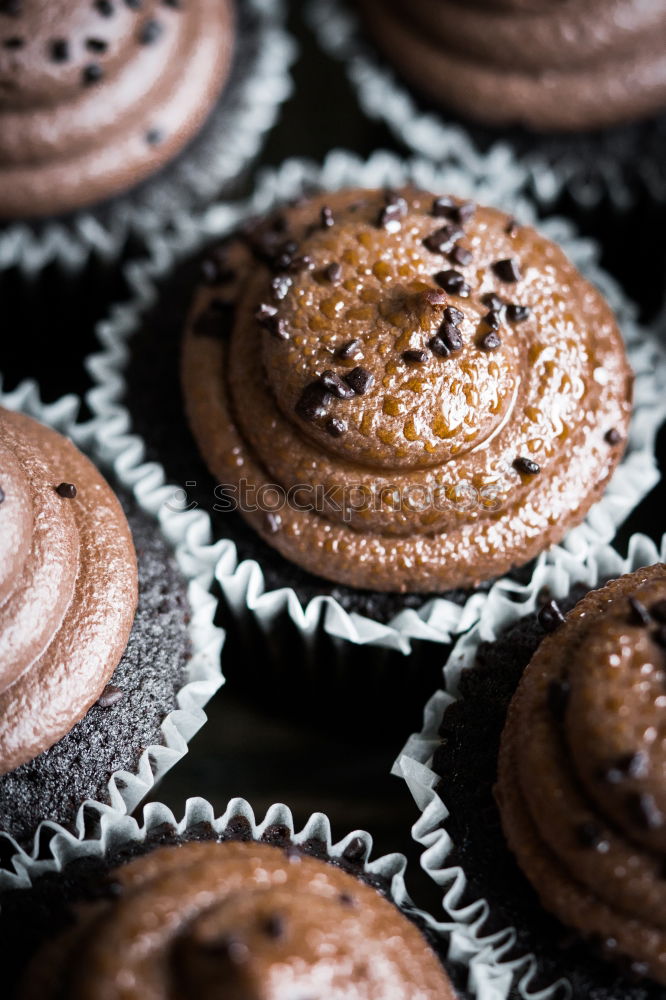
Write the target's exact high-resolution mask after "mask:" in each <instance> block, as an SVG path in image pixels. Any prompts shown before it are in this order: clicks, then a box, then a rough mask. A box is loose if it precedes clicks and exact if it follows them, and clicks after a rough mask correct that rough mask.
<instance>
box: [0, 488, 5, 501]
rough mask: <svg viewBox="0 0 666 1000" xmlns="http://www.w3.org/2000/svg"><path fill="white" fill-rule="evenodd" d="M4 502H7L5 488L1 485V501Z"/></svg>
mask: <svg viewBox="0 0 666 1000" xmlns="http://www.w3.org/2000/svg"><path fill="white" fill-rule="evenodd" d="M4 502H5V491H4V490H3V488H2V486H0V503H4Z"/></svg>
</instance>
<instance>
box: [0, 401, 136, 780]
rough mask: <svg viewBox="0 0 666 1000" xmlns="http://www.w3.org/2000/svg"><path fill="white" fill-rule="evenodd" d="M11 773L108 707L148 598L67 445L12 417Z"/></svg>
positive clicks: (1, 664)
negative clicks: (110, 686) (140, 601)
mask: <svg viewBox="0 0 666 1000" xmlns="http://www.w3.org/2000/svg"><path fill="white" fill-rule="evenodd" d="M0 489H1V491H2V493H1V496H2V502H1V503H0V719H2V723H1V725H0V774H5V773H6V772H8V771H11V770H13V769H14V768H16V767H18V766H19V765H20V764H23V763H25V762H26V761H28V760H31V759H32V758H33V757H36V756H37V754H39V753H41V752H42V751H43V750H45V749H47V748H48V747H50V746H52V745H53V744H54V743H56V742H57V741H58V740H59V739H60V738H61V737H62V736H64V735H65V733H68V732H69V731H70V729H71V728H72V727H73V726H74V724H75V723H76V722H77V721H78V720H79V719H80V718H81V717H82V716H83V715H85V713H86V712H87V710H88V709H89V708H90V706H91V705H92V704H93V703H94V702H95V701H96V700H97V698H98V697H99V695H100V694H101V691H102V689H103V688H104V686H105V684H106V683H107V681H108V680H109V678H110V676H111V674H112V673H113V671H114V669H115V667H116V665H117V664H118V661H119V660H120V657H121V655H122V653H123V650H124V649H125V645H126V643H127V639H128V636H129V632H130V629H131V626H132V621H133V618H134V611H135V608H136V600H137V570H136V559H135V556H134V548H133V545H132V539H131V535H130V531H129V527H128V525H127V521H126V520H125V516H124V514H123V512H122V509H121V507H120V505H119V503H118V501H117V500H116V498H115V496H114V494H113V493H112V491H111V489H110V488H109V486H108V485H107V483H106V482H105V481H104V479H103V478H102V476H101V475H100V473H99V472H98V471H97V469H96V468H95V467H94V466H93V465H92V464H91V463H90V462H89V461H88V459H87V458H85V457H84V456H83V455H82V454H81V453H80V452H79V451H78V450H77V449H76V448H75V447H74V446H73V445H72V444H71V443H70V442H69V441H67V440H66V438H64V437H62V435H60V434H58V433H57V432H56V431H53V430H51V429H50V428H48V427H44V426H42V425H41V424H38V423H37V422H36V421H34V420H31V419H30V418H29V417H26V416H24V415H22V414H18V413H12V412H10V411H8V410H4V409H0Z"/></svg>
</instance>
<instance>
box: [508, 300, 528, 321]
mask: <svg viewBox="0 0 666 1000" xmlns="http://www.w3.org/2000/svg"><path fill="white" fill-rule="evenodd" d="M531 311H532V310H531V309H530V307H529V306H519V305H517V304H516V303H515V302H512V303H511V304H510V305H508V306H507V307H506V318H507V319H508V321H509V323H524V321H525V320H526V319H527V318H528V317H529V315H530V313H531Z"/></svg>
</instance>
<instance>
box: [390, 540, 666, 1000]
mask: <svg viewBox="0 0 666 1000" xmlns="http://www.w3.org/2000/svg"><path fill="white" fill-rule="evenodd" d="M656 554H657V553H656V550H655V547H654V545H652V543H650V542H648V540H647V539H642V538H640V537H636V536H635V537H634V539H633V540H632V545H631V548H630V555H629V558H628V560H627V561H626V562H625V563H623V562H622V560H621V559H620V558H619V556H617V554H614V553H613V552H612V550H610V549H608V550H601V551H600V552H599V553H597V556H596V557H595V558H594V559H591V560H589V561H588V564H587V565H585V564H582V563H576V560H575V559H571V560H570V562H569V565H567V564H566V563H565V562H563V561H560V562H559V563H554V564H553V565H552V566H551V567H549V568H547V569H546V570H545V572H544V573H543V574H542V576H541V578H540V579H535V580H534V581H532V584H531V585H530V587H529V588H527V589H526V591H525V592H523V593H522V594H521V595H520V597H519V595H518V594H516V593H514V595H513V601H512V602H511V601H507V602H505V603H502V602H501V601H500V595H499V594H497V595H491V600H490V601H489V604H488V606H487V607H486V609H484V614H483V616H482V619H481V621H480V623H479V625H478V626H475V628H474V629H473V630H472V633H470V635H469V636H467V637H465V638H464V639H462V640H461V641H460V643H459V647H458V648H457V649H456V650H454V653H453V655H452V657H451V660H450V661H449V666H448V667H447V675H448V677H447V690H446V692H444V691H442V692H439V694H438V695H437V697H436V698H435V699H433V700H432V702H431V703H430V705H429V707H428V710H427V714H426V717H427V720H428V721H427V725H426V728H425V729H424V731H423V733H422V734H421V735H420V736H419V738H418V739H417V740H413V741H411V742H410V744H408V746H407V748H406V750H405V756H404V757H403V759H402V770H403V773H404V774H405V776H406V777H408V780H409V776H410V775H413V776H415V775H416V773H417V772H414V771H413V770H412V766H411V764H410V762H409V758H412V760H419V761H421V762H422V763H425V764H426V765H427V767H426V770H425V771H424V770H423V769H421V771H420V775H419V777H418V778H417V779H416V780H415V781H414V783H413V785H412V790H413V791H414V793H415V794H416V795H417V798H419V800H420V805H421V807H422V808H423V809H424V815H423V818H422V821H421V823H420V824H419V826H420V828H421V829H420V837H422V838H423V842H424V843H427V844H428V845H429V846H430V847H432V848H433V858H434V861H433V865H432V867H431V873H432V874H434V875H436V878H437V881H438V883H439V884H442V885H444V886H447V885H450V884H452V883H453V882H454V881H455V891H454V890H453V889H451V891H450V892H448V893H447V895H446V896H445V902H444V905H445V909H446V910H447V913H448V914H449V915H450V916H451V917H452V918H453V919H456V918H457V917H458V915H461V914H463V913H471V912H472V911H473V912H474V913H476V914H477V915H478V916H479V920H478V922H477V923H476V924H475V927H474V935H475V938H476V941H477V945H478V946H479V947H483V944H484V942H486V943H487V944H488V946H489V948H490V949H491V950H495V954H496V956H497V963H498V966H502V965H503V966H504V967H505V968H511V969H512V970H513V972H514V975H515V986H516V990H517V993H518V994H519V995H520V996H521V997H526V996H532V995H534V993H536V992H540V991H542V990H543V995H544V996H548V997H551V996H552V997H559V996H565V995H567V996H576V997H578V996H581V997H582V996H589V997H594V998H595V1000H606V998H617V997H620V996H621V997H623V998H626V1000H653V998H654V1000H656V998H657V997H661V996H662V994H663V988H662V986H663V982H664V970H663V964H662V963H663V953H664V949H663V945H662V944H661V941H662V938H663V930H662V928H661V924H662V907H661V906H660V903H659V893H660V891H661V883H662V879H661V874H662V871H663V844H662V843H661V841H660V833H661V830H662V826H663V815H662V809H663V801H662V799H663V787H662V786H663V782H662V781H660V778H661V760H660V753H661V749H660V748H661V743H660V737H659V723H658V717H659V707H660V705H661V701H662V700H663V684H662V683H661V677H662V674H663V669H662V668H663V662H662V661H663V655H662V654H663V647H662V645H661V631H662V629H663V624H662V621H661V619H662V617H663V614H662V612H663V607H662V605H663V600H664V592H665V589H666V566H665V565H664V564H663V563H658V564H654V565H651V566H648V567H647V568H644V567H643V568H638V569H636V568H634V567H636V565H638V566H640V565H641V563H642V562H643V560H644V559H646V558H647V559H649V558H652V559H654V557H655V556H656ZM565 566H566V567H567V568H566V569H565ZM627 569H632V570H633V571H632V572H630V573H627V574H625V575H622V576H619V577H616V578H615V579H613V580H611V582H609V583H606V584H605V585H604V586H603V587H601V589H596V590H590V589H589V587H590V584H592V585H594V584H595V583H597V584H598V583H603V582H604V578H606V579H607V578H608V576H609V575H611V576H615V574H616V573H617V572H618V571H619V572H622V570H627ZM576 581H580V582H576ZM553 590H554V591H555V593H557V592H560V593H562V594H564V596H562V597H557V598H556V599H554V598H553ZM567 591H568V592H567ZM507 596H508V595H507ZM493 602H494V603H495V607H494V608H493V607H492V606H491V605H492V603H493ZM531 609H534V610H531ZM482 637H483V638H482ZM452 696H453V697H452ZM421 783H422V785H421ZM427 787H428V788H430V789H431V791H430V792H429V793H428V792H425V789H426V788H427ZM433 790H434V792H433ZM435 844H438V845H440V846H441V848H442V849H441V851H440V850H438V849H436V848H435V847H434V845H435ZM435 869H436V871H435ZM472 903H473V904H474V906H472V905H471V904H472ZM509 928H510V930H509ZM507 940H510V942H511V946H510V948H509V949H507V948H506V947H505V946H504V944H501V945H500V942H503V943H506V942H507ZM657 984H662V985H657ZM540 995H541V993H540Z"/></svg>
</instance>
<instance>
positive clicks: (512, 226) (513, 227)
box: [504, 219, 520, 236]
mask: <svg viewBox="0 0 666 1000" xmlns="http://www.w3.org/2000/svg"><path fill="white" fill-rule="evenodd" d="M519 229H520V223H519V222H516V220H515V219H509V221H508V222H507V224H506V226H505V227H504V232H505V233H506V234H507V236H515V235H516V233H517V232H518V230H519Z"/></svg>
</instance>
